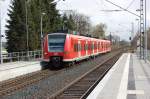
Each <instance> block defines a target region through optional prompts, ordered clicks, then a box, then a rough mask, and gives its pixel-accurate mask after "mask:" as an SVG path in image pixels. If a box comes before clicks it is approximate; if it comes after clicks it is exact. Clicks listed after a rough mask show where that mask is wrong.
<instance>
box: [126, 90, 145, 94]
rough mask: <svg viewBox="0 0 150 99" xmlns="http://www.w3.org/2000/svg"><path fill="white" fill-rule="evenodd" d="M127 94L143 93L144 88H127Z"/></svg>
mask: <svg viewBox="0 0 150 99" xmlns="http://www.w3.org/2000/svg"><path fill="white" fill-rule="evenodd" d="M127 94H140V95H144V90H128V91H127Z"/></svg>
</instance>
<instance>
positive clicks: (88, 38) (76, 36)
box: [48, 33, 110, 42]
mask: <svg viewBox="0 0 150 99" xmlns="http://www.w3.org/2000/svg"><path fill="white" fill-rule="evenodd" d="M55 34H57V35H68V36H71V37H75V38H78V39H81V40H82V39H87V40H101V41H104V42H110V41H109V40H103V39H97V38H92V37H86V36H80V35H73V34H67V33H50V34H48V35H55Z"/></svg>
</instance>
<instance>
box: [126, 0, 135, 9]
mask: <svg viewBox="0 0 150 99" xmlns="http://www.w3.org/2000/svg"><path fill="white" fill-rule="evenodd" d="M134 1H135V0H132V1H131V2H130V4H129V5H128V6H127V8H126V9H129V8H130V7H131V6H132V4H133V3H134Z"/></svg>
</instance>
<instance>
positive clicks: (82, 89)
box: [49, 52, 121, 99]
mask: <svg viewBox="0 0 150 99" xmlns="http://www.w3.org/2000/svg"><path fill="white" fill-rule="evenodd" d="M120 55H121V53H120V52H119V53H117V54H115V55H113V56H112V57H110V58H108V59H106V60H105V61H103V62H102V63H101V64H99V65H97V66H96V67H95V68H93V69H92V70H90V71H89V72H87V73H85V74H84V75H82V76H81V77H79V78H77V79H76V80H75V81H73V82H72V83H70V84H69V85H68V86H66V87H64V88H63V89H61V90H59V91H58V92H57V93H55V94H53V95H51V96H50V97H49V99H86V97H87V96H88V95H89V94H90V92H91V91H92V90H93V89H94V88H95V86H96V85H97V84H98V83H99V82H100V80H101V79H102V78H103V77H104V76H105V74H106V73H107V72H108V71H109V69H110V68H111V67H112V66H113V64H115V62H116V61H117V60H118V58H119V57H120Z"/></svg>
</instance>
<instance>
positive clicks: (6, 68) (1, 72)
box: [0, 61, 42, 81]
mask: <svg viewBox="0 0 150 99" xmlns="http://www.w3.org/2000/svg"><path fill="white" fill-rule="evenodd" d="M41 69H42V66H41V64H40V61H18V62H10V63H3V64H0V81H4V80H8V79H10V78H15V77H18V76H21V75H25V74H28V73H32V72H35V71H39V70H41Z"/></svg>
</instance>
